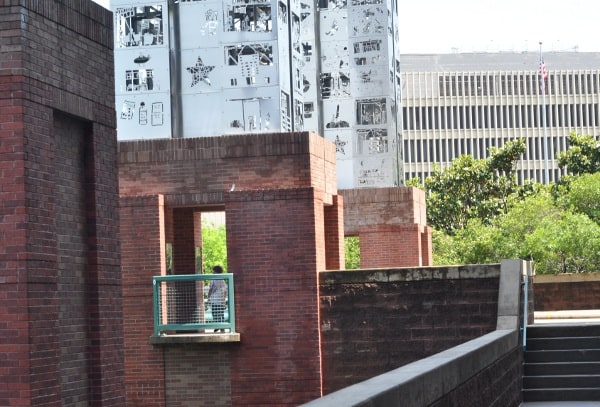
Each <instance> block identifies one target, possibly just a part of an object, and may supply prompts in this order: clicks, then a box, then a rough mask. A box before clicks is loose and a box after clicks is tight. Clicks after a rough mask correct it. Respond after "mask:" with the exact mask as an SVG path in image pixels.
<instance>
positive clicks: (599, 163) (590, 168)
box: [558, 132, 600, 175]
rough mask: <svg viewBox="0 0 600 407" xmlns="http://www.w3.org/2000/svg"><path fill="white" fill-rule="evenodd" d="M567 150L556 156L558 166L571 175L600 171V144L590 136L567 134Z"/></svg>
mask: <svg viewBox="0 0 600 407" xmlns="http://www.w3.org/2000/svg"><path fill="white" fill-rule="evenodd" d="M568 141H569V149H568V150H567V151H564V152H561V153H559V154H558V165H559V167H560V168H566V169H567V170H568V171H569V172H570V173H571V174H575V175H579V174H586V173H588V174H593V173H595V172H598V171H600V142H599V141H598V140H597V139H596V138H594V137H592V136H590V135H585V136H582V135H579V134H577V133H575V132H571V133H570V134H569V138H568Z"/></svg>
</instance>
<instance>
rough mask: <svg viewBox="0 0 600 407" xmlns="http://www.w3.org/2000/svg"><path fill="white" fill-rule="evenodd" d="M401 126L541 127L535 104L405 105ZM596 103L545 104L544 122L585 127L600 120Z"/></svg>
mask: <svg viewBox="0 0 600 407" xmlns="http://www.w3.org/2000/svg"><path fill="white" fill-rule="evenodd" d="M402 114H403V129H404V130H463V129H508V128H531V127H542V126H543V124H544V123H543V117H542V110H541V106H540V105H538V104H526V105H525V104H524V105H508V106H500V105H494V106H489V105H487V106H421V107H404V108H403V109H402ZM599 116H600V112H599V110H598V103H582V104H561V103H555V104H552V105H546V126H548V127H588V126H595V125H597V124H598V123H600V117H599Z"/></svg>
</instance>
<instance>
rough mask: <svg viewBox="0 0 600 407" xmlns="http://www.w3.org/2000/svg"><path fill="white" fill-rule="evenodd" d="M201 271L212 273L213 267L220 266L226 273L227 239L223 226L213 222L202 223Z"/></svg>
mask: <svg viewBox="0 0 600 407" xmlns="http://www.w3.org/2000/svg"><path fill="white" fill-rule="evenodd" d="M200 252H201V253H202V260H201V262H199V261H198V262H197V263H201V264H202V270H203V271H204V272H205V273H212V268H213V266H215V265H217V264H218V265H221V266H222V267H223V269H224V270H225V272H227V237H226V233H225V225H224V224H220V225H217V224H215V223H214V222H203V223H202V250H201V251H200Z"/></svg>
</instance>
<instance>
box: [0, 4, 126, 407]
mask: <svg viewBox="0 0 600 407" xmlns="http://www.w3.org/2000/svg"><path fill="white" fill-rule="evenodd" d="M0 23H1V24H2V27H3V28H2V40H1V42H2V47H1V48H0V53H1V54H2V55H0V123H1V124H0V213H1V214H2V222H1V225H2V226H0V228H1V229H2V231H3V233H0V270H2V271H0V293H2V294H0V320H1V321H2V322H1V323H0V337H2V338H3V340H2V341H0V360H2V368H0V382H2V383H4V384H5V385H4V386H0V405H15V406H17V405H41V404H44V405H67V404H74V403H76V402H80V403H84V404H86V405H91V406H94V405H105V406H109V405H119V406H120V405H122V404H123V401H124V399H123V389H124V387H123V380H122V379H123V364H122V346H121V345H122V340H123V337H122V335H123V333H122V326H121V320H122V318H121V316H122V314H121V303H120V300H121V295H120V273H119V242H118V224H119V220H118V211H117V208H118V195H117V174H116V160H115V158H116V135H115V130H114V123H115V117H114V114H115V113H114V107H113V104H114V96H113V94H114V86H113V83H114V81H113V69H112V65H113V63H112V62H113V60H112V53H111V49H112V16H111V13H109V12H107V11H106V10H104V9H103V8H101V7H99V6H98V5H96V4H93V3H92V2H74V1H59V0H57V1H53V2H33V1H29V2H22V1H17V0H7V1H4V2H3V3H2V6H0ZM50 44H51V45H50ZM74 78H76V79H75V80H74ZM58 112H63V113H64V114H63V113H58ZM67 115H68V117H69V119H67ZM61 140H63V141H65V142H66V146H67V147H69V148H71V147H73V148H74V150H69V151H63V146H64V145H63V144H61ZM69 160H72V161H69ZM82 173H83V174H85V178H84V179H82V178H81V177H80V175H81V174H82ZM74 203H78V206H76V207H74V208H72V207H71V206H70V205H72V204H74ZM68 212H71V214H72V215H74V218H73V220H70V219H67V218H65V217H63V218H60V217H59V215H62V214H64V213H68ZM75 259H78V261H73V260H75ZM82 333H84V334H85V333H87V335H88V336H85V335H82ZM63 334H64V335H63ZM67 372H69V373H68V374H67ZM75 372H78V374H76V375H74V376H76V377H77V379H74V378H73V376H71V374H72V373H75ZM82 375H83V379H79V378H80V377H81V376H82ZM71 384H72V386H69V385H71Z"/></svg>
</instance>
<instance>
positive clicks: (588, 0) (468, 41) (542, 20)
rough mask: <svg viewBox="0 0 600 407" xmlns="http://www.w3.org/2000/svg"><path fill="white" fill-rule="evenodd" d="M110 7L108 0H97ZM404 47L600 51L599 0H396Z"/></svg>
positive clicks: (406, 50)
mask: <svg viewBox="0 0 600 407" xmlns="http://www.w3.org/2000/svg"><path fill="white" fill-rule="evenodd" d="M93 1H95V2H96V3H99V4H101V5H102V6H104V7H107V8H108V4H109V0H93ZM398 5H399V35H400V37H399V38H400V53H402V54H438V53H453V52H501V51H511V52H524V51H530V52H532V51H535V52H539V51H540V42H542V51H543V52H547V51H574V50H578V51H581V52H600V27H599V26H598V18H599V17H598V16H599V15H600V1H598V0H449V1H446V0H398Z"/></svg>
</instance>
